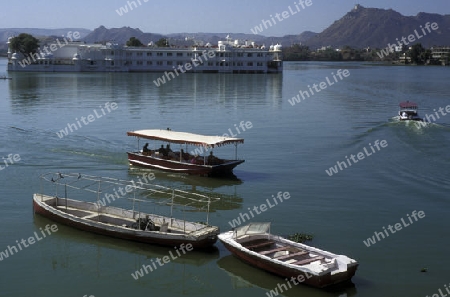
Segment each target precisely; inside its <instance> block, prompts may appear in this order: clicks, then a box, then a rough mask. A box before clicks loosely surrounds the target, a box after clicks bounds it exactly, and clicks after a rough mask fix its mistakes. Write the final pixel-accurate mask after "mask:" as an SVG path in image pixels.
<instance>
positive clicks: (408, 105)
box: [399, 101, 417, 108]
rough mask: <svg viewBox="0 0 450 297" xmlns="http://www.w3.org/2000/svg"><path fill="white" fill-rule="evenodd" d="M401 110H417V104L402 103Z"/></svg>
mask: <svg viewBox="0 0 450 297" xmlns="http://www.w3.org/2000/svg"><path fill="white" fill-rule="evenodd" d="M399 106H400V108H417V104H416V103H414V102H409V101H404V102H400V104H399Z"/></svg>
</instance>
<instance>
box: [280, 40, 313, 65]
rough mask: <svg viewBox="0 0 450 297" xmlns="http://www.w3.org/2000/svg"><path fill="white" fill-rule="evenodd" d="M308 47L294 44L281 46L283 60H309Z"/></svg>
mask: <svg viewBox="0 0 450 297" xmlns="http://www.w3.org/2000/svg"><path fill="white" fill-rule="evenodd" d="M309 55H310V50H309V47H307V46H304V45H300V44H294V45H292V46H290V47H286V48H283V57H284V58H283V60H285V61H307V60H309Z"/></svg>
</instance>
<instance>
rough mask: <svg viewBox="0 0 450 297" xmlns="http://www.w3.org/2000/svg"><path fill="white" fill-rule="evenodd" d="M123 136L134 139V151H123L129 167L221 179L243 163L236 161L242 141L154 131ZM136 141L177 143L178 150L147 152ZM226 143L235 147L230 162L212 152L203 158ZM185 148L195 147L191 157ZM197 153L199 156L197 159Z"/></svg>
mask: <svg viewBox="0 0 450 297" xmlns="http://www.w3.org/2000/svg"><path fill="white" fill-rule="evenodd" d="M127 135H128V136H136V137H137V138H138V150H137V151H134V152H127V154H128V160H129V162H130V165H133V166H139V167H144V168H150V169H157V170H164V171H170V172H178V173H186V174H195V175H203V176H223V175H231V174H232V172H233V169H234V167H236V166H237V165H239V164H241V163H243V162H244V160H238V159H237V145H238V144H239V143H244V139H242V138H233V137H223V136H206V135H199V134H193V133H186V132H175V131H172V130H156V129H153V130H139V131H132V132H127ZM140 138H144V139H150V140H157V141H163V142H165V143H168V144H179V145H180V150H179V151H172V149H171V148H170V145H167V146H166V147H164V146H161V148H156V147H155V148H154V149H147V146H145V148H144V149H142V150H140V145H139V139H140ZM226 144H234V145H235V147H236V153H235V158H234V159H223V158H218V157H216V156H214V155H213V154H212V151H210V152H209V153H210V155H209V156H206V155H205V153H208V150H212V149H213V148H216V147H219V146H222V145H226ZM182 145H184V146H185V149H184V150H183V149H182V148H181V146H182ZM188 145H190V146H195V147H197V148H196V149H195V150H194V151H193V152H194V153H193V154H192V153H189V152H188V151H187V146H188ZM201 154H203V156H200V155H201Z"/></svg>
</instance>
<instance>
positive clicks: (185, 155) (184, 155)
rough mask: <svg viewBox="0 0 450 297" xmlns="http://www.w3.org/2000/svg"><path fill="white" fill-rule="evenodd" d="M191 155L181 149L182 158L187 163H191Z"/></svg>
mask: <svg viewBox="0 0 450 297" xmlns="http://www.w3.org/2000/svg"><path fill="white" fill-rule="evenodd" d="M189 157H190V155H189V154H188V153H185V152H184V150H183V149H181V158H182V159H183V160H185V161H189Z"/></svg>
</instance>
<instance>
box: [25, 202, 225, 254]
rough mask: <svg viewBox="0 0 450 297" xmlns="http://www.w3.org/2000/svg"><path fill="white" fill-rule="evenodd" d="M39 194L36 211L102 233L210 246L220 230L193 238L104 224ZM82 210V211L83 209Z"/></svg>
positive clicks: (151, 241) (168, 243) (145, 240)
mask: <svg viewBox="0 0 450 297" xmlns="http://www.w3.org/2000/svg"><path fill="white" fill-rule="evenodd" d="M39 196H41V197H42V195H38V194H35V195H34V197H33V211H34V213H36V214H39V215H42V216H44V217H46V218H48V219H50V220H52V221H55V222H58V223H61V224H64V225H67V226H70V227H73V228H76V229H79V230H83V231H87V232H92V233H96V234H100V235H105V236H110V237H115V238H120V239H125V240H131V241H137V242H142V243H149V244H156V245H162V246H170V247H176V246H180V245H181V244H185V245H186V244H191V245H192V246H193V248H208V247H211V246H212V245H214V243H215V242H216V241H217V234H218V233H219V230H218V228H217V227H216V228H217V231H216V232H211V233H209V234H208V235H206V236H203V237H202V238H192V237H190V236H175V235H172V234H169V235H166V236H165V235H164V234H162V232H150V231H141V230H136V229H131V228H124V227H122V226H114V225H110V224H103V223H99V222H96V221H92V220H88V219H83V218H79V217H77V216H74V215H72V214H68V213H66V212H63V211H60V210H58V209H57V208H55V207H52V206H50V205H48V204H46V203H44V202H42V201H41V200H40V199H39V198H38V197H39ZM58 199H61V198H58ZM80 211H81V212H82V211H83V210H80ZM175 237H179V238H175Z"/></svg>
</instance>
